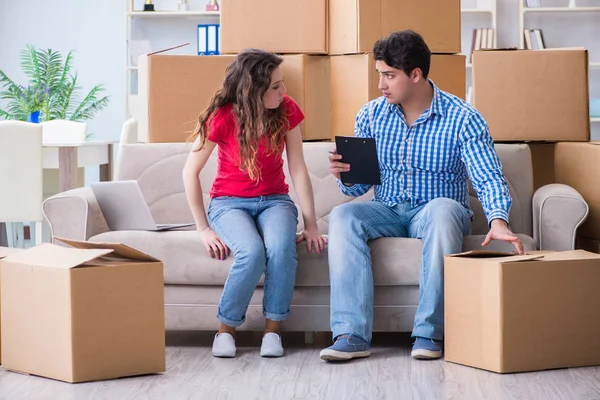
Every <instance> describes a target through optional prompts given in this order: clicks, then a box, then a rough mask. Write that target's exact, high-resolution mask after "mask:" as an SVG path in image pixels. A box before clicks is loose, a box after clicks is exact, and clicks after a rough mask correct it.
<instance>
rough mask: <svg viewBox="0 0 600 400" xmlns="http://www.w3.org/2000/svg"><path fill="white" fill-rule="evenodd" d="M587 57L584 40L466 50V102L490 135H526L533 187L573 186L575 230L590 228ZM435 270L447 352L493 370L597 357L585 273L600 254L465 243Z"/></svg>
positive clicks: (596, 196) (598, 266)
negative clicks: (563, 45) (579, 210)
mask: <svg viewBox="0 0 600 400" xmlns="http://www.w3.org/2000/svg"><path fill="white" fill-rule="evenodd" d="M587 67H588V57H587V52H586V51H585V50H584V49H552V50H535V51H532V50H525V51H523V50H491V51H476V52H474V53H473V105H474V106H475V107H476V108H477V109H478V110H479V111H480V112H481V113H482V114H483V116H484V117H485V119H486V120H487V122H488V124H489V127H490V132H491V134H492V137H493V139H494V141H495V142H517V143H518V142H524V143H528V144H529V146H530V148H531V150H532V155H533V170H534V186H535V187H536V189H537V188H539V187H541V186H543V185H545V184H549V183H565V184H567V185H570V186H572V187H574V188H575V189H576V190H578V191H579V192H580V193H581V194H582V195H583V197H584V198H585V200H586V201H587V202H588V203H589V205H590V216H589V217H588V220H587V221H586V223H585V225H583V226H582V227H581V228H580V231H581V233H583V234H584V235H585V236H587V237H588V238H600V190H599V189H598V187H597V185H595V184H594V180H595V179H597V176H598V160H599V159H600V158H599V156H600V146H598V145H597V144H594V143H591V142H589V138H590V129H589V124H590V119H589V113H588V79H587ZM592 243H594V241H592ZM595 243H596V249H595V250H596V251H597V250H598V245H597V243H599V242H598V239H596V241H595ZM589 247H590V246H588V248H589ZM444 276H445V280H444V285H445V311H446V312H445V328H446V329H445V349H446V352H445V359H446V360H447V361H451V362H456V363H459V364H465V365H469V366H474V367H478V368H483V369H487V370H490V371H495V372H501V373H511V372H521V371H535V370H543V369H550V368H563V367H574V366H587V365H598V364H600V345H595V344H591V345H590V343H593V342H594V341H595V340H594V339H593V338H595V337H597V336H598V335H599V334H600V323H598V318H596V317H595V313H596V311H594V310H596V309H597V307H598V306H599V305H600V296H599V295H598V293H597V292H598V291H597V289H596V286H597V285H595V284H592V283H590V282H597V281H598V279H600V255H598V254H593V253H589V252H586V251H581V250H577V251H566V252H532V253H530V254H527V255H522V256H518V255H516V256H515V255H509V254H506V255H502V254H494V253H482V252H471V253H466V254H462V255H456V256H448V257H446V261H445V270H444ZM582 343H585V345H580V344H582ZM574 344H575V345H574Z"/></svg>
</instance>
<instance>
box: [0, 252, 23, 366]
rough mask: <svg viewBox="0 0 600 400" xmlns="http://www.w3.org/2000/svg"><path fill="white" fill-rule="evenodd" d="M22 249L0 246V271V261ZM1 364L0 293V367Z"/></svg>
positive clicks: (0, 311)
mask: <svg viewBox="0 0 600 400" xmlns="http://www.w3.org/2000/svg"><path fill="white" fill-rule="evenodd" d="M22 250H23V249H16V248H13V247H2V246H0V269H1V268H2V259H3V258H5V257H8V256H10V255H12V254H16V253H18V252H19V251H22ZM0 287H2V274H0ZM1 364H2V293H1V292H0V365H1Z"/></svg>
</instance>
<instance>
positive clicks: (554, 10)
mask: <svg viewBox="0 0 600 400" xmlns="http://www.w3.org/2000/svg"><path fill="white" fill-rule="evenodd" d="M526 1H527V0H519V48H521V49H523V48H525V38H524V36H523V30H524V29H526V21H525V19H526V16H527V15H535V14H539V15H546V16H549V15H555V16H561V17H564V18H568V15H569V14H573V13H578V14H580V13H594V14H595V15H597V17H598V18H599V19H600V7H584V6H582V7H579V6H578V7H550V6H548V7H527V5H526V4H527V3H526ZM542 1H543V0H542ZM565 2H566V0H565ZM532 28H537V27H532ZM544 44H545V45H546V47H549V46H548V44H547V43H544ZM596 56H599V55H596ZM592 57H593V56H592V55H591V54H590V58H592ZM589 69H590V70H593V73H594V75H596V74H597V73H598V72H600V71H597V69H600V61H591V62H590V63H589ZM592 79H593V77H592V75H591V74H590V77H589V82H590V84H591V83H592ZM590 121H591V122H592V123H600V117H591V118H590Z"/></svg>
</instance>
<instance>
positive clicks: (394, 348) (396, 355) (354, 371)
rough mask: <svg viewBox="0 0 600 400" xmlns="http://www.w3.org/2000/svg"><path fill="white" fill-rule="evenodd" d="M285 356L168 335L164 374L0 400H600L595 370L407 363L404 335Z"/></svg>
mask: <svg viewBox="0 0 600 400" xmlns="http://www.w3.org/2000/svg"><path fill="white" fill-rule="evenodd" d="M283 339H284V344H285V345H286V356H285V357H282V358H279V359H263V358H261V357H260V356H259V354H258V345H259V344H260V334H257V333H240V337H239V338H238V357H237V358H235V359H215V358H213V357H212V356H211V353H210V345H211V342H212V334H210V333H197V332H196V333H189V332H183V333H169V334H168V335H167V344H168V347H167V372H166V373H165V374H161V375H153V376H144V377H135V378H123V379H117V380H111V381H104V382H95V383H83V384H75V385H72V384H68V383H62V382H58V381H53V380H50V379H45V378H39V377H32V376H25V375H20V374H16V373H12V372H9V371H5V370H0V399H10V400H13V399H15V400H30V399H53V400H54V399H61V400H62V399H111V400H125V399H136V400H137V399H211V400H212V399H215V400H225V399H243V400H246V399H249V400H254V399H261V400H262V399H277V400H279V399H344V400H346V399H426V400H433V399H457V400H462V399H477V400H480V399H519V400H525V399H535V400H551V399H560V400H568V399H586V400H591V399H600V368H578V369H563V370H553V371H544V372H535V373H522V374H516V375H499V374H495V373H491V372H486V371H482V370H477V369H474V368H469V367H464V366H460V365H455V364H451V363H447V362H444V361H439V360H438V361H416V360H412V359H411V358H410V357H409V353H410V346H411V342H410V337H409V336H408V335H399V334H394V335H392V334H385V335H376V336H375V339H374V345H375V347H374V349H373V354H372V355H371V357H370V358H368V359H364V360H356V361H353V362H349V363H342V364H331V363H325V362H322V361H321V360H319V351H320V350H321V348H322V347H323V346H325V345H327V344H328V343H329V340H330V337H328V335H327V334H319V335H318V336H317V337H316V339H315V344H313V345H305V344H304V342H303V335H302V334H296V333H293V334H291V333H290V334H284V337H283Z"/></svg>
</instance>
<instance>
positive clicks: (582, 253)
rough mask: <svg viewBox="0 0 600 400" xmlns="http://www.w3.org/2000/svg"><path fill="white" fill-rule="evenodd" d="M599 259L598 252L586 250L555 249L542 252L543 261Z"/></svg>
mask: <svg viewBox="0 0 600 400" xmlns="http://www.w3.org/2000/svg"><path fill="white" fill-rule="evenodd" d="M594 259H600V254H597V253H592V252H589V251H586V250H570V251H555V252H551V253H548V254H544V261H566V260H594Z"/></svg>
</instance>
